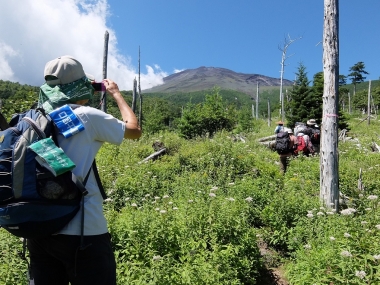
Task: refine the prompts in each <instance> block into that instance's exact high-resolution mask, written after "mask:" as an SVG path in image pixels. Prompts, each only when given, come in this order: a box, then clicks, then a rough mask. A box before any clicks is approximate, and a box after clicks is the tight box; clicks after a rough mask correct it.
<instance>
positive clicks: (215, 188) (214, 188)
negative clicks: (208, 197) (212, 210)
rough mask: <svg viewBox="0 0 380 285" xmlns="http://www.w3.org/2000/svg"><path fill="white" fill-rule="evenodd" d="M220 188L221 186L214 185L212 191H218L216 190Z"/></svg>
mask: <svg viewBox="0 0 380 285" xmlns="http://www.w3.org/2000/svg"><path fill="white" fill-rule="evenodd" d="M218 189H219V187H216V186H214V187H212V188H211V189H210V191H216V190H218Z"/></svg>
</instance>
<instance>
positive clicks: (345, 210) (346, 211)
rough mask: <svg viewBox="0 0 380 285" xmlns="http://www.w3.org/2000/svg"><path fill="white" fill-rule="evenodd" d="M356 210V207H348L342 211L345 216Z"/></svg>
mask: <svg viewBox="0 0 380 285" xmlns="http://www.w3.org/2000/svg"><path fill="white" fill-rule="evenodd" d="M355 212H356V210H355V209H352V208H347V209H344V210H342V211H341V212H340V213H341V214H342V215H344V216H348V215H351V214H353V213H355Z"/></svg>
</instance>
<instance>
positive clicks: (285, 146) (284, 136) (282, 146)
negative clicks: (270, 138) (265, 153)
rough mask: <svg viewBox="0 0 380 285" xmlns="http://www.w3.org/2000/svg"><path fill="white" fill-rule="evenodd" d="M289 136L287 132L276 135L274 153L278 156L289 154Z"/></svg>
mask: <svg viewBox="0 0 380 285" xmlns="http://www.w3.org/2000/svg"><path fill="white" fill-rule="evenodd" d="M289 146H290V136H289V133H288V132H280V133H278V134H277V135H276V151H277V153H278V154H285V153H289V151H290V147H289Z"/></svg>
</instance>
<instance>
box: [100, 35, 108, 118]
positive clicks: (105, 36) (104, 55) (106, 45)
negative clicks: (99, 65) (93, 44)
mask: <svg viewBox="0 0 380 285" xmlns="http://www.w3.org/2000/svg"><path fill="white" fill-rule="evenodd" d="M108 39H109V33H108V31H106V33H105V34H104V50H103V79H106V78H107V58H108ZM101 98H102V101H103V102H101V103H102V105H101V110H102V111H103V112H105V113H107V100H106V98H107V96H106V91H102V94H101Z"/></svg>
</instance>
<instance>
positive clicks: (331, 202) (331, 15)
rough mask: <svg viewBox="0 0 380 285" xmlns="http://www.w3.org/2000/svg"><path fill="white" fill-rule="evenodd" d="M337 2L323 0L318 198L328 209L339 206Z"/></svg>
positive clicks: (336, 0)
mask: <svg viewBox="0 0 380 285" xmlns="http://www.w3.org/2000/svg"><path fill="white" fill-rule="evenodd" d="M338 7H339V4H338V0H324V29H323V76H324V88H323V119H322V126H321V152H320V156H321V157H320V164H321V167H320V199H321V201H322V202H323V203H324V205H325V206H326V207H328V208H335V210H336V211H338V208H339V165H338V120H339V117H338V111H339V107H338V105H339V10H338Z"/></svg>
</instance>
